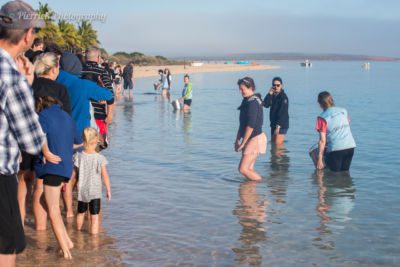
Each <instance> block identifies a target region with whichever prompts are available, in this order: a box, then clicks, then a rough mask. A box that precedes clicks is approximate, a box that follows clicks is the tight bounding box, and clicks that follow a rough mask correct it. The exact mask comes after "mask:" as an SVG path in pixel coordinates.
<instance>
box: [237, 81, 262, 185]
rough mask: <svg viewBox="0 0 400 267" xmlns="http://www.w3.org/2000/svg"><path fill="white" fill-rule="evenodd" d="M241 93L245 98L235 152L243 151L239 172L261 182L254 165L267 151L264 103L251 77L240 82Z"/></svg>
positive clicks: (241, 107)
mask: <svg viewBox="0 0 400 267" xmlns="http://www.w3.org/2000/svg"><path fill="white" fill-rule="evenodd" d="M238 86H239V90H240V93H241V94H242V96H243V100H242V104H241V105H240V107H239V108H238V109H239V110H240V116H239V121H240V125H239V130H238V132H237V136H236V141H235V151H236V152H239V151H242V159H241V160H240V164H239V172H240V173H241V174H243V175H244V176H245V177H246V178H248V179H249V180H253V181H260V180H261V179H262V178H261V176H260V175H259V174H258V173H257V172H256V171H255V170H254V164H255V162H256V160H257V157H258V155H259V154H265V153H266V150H267V136H266V135H265V133H264V132H263V131H262V126H263V120H264V118H263V102H262V100H261V95H260V94H255V93H254V92H255V90H256V86H255V84H254V80H253V79H252V78H250V77H244V78H243V79H240V80H239V81H238Z"/></svg>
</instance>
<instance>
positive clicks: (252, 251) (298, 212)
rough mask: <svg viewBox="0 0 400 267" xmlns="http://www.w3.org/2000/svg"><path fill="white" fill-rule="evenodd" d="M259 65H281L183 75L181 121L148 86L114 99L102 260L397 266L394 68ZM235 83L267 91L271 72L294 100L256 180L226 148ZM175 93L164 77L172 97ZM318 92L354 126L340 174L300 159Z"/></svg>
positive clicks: (397, 81)
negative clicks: (188, 87) (186, 98)
mask: <svg viewBox="0 0 400 267" xmlns="http://www.w3.org/2000/svg"><path fill="white" fill-rule="evenodd" d="M264 63H267V64H277V65H280V66H281V68H280V69H276V70H265V71H248V72H236V73H233V72H231V73H206V74H193V75H191V81H192V82H193V88H194V89H193V90H194V97H193V105H192V111H191V113H190V114H183V113H182V112H179V111H178V112H174V110H173V108H172V106H171V104H170V103H169V100H168V99H163V98H162V97H161V96H160V95H158V94H154V89H153V85H152V84H153V82H154V81H155V80H156V78H143V79H138V80H137V81H136V83H135V88H134V97H133V99H128V98H125V99H124V98H121V99H120V100H119V101H118V102H117V104H116V106H117V107H116V110H115V118H114V123H113V124H112V125H111V127H110V148H109V149H108V150H107V151H106V152H104V155H105V156H106V157H107V159H108V160H109V166H108V170H109V173H110V176H111V184H112V191H113V199H112V200H111V201H110V202H107V201H106V200H104V201H103V208H104V210H103V211H104V222H103V226H104V229H103V231H104V234H103V235H107V238H106V239H105V238H104V237H102V238H103V240H106V241H104V242H100V245H99V244H98V245H97V247H96V248H97V250H98V252H99V254H102V253H105V252H103V251H109V250H112V252H111V254H112V255H114V254H115V253H116V252H115V251H118V257H115V258H114V259H116V260H115V261H113V258H111V260H110V259H109V260H110V262H111V263H114V264H115V265H125V266H400V245H399V243H400V227H399V223H400V181H399V180H400V156H399V154H398V153H399V151H400V142H399V140H398V139H399V136H400V123H399V122H400V120H399V118H400V111H399V104H400V63H372V64H371V70H369V71H366V70H363V69H362V68H361V64H362V62H314V66H313V68H310V69H306V68H301V67H300V65H299V63H294V62H264ZM244 76H250V77H253V78H254V79H255V81H256V85H257V91H258V92H260V93H261V94H262V95H263V96H264V95H265V94H266V92H267V91H268V89H269V87H270V84H271V80H272V78H273V77H274V76H281V77H282V78H283V81H284V89H285V91H286V93H287V95H288V97H289V101H290V107H289V113H290V129H289V132H288V134H287V137H286V141H285V143H284V145H283V146H282V147H271V145H270V144H268V149H267V154H266V155H261V156H260V157H259V159H258V161H257V164H256V170H257V171H258V172H259V173H260V174H261V175H262V177H263V181H262V182H259V183H254V182H249V181H246V180H245V179H244V178H243V177H242V176H241V175H240V174H239V173H238V171H237V165H238V162H239V160H240V154H239V153H235V152H234V150H233V142H234V139H235V135H236V131H237V127H238V116H239V112H238V110H237V107H238V106H239V105H240V102H241V95H240V93H239V91H238V88H237V85H236V82H237V80H238V79H239V78H241V77H244ZM182 88H183V76H182V75H173V89H172V92H171V94H172V97H171V100H172V99H176V98H177V97H179V96H180V93H181V90H182ZM323 90H328V91H330V92H331V93H332V94H333V96H334V99H335V101H336V104H337V106H341V107H345V108H346V109H347V110H348V112H349V114H350V117H351V128H352V132H353V135H354V137H355V140H356V142H357V148H356V151H355V156H354V159H353V164H352V167H351V172H350V174H347V175H346V174H336V175H335V174H332V173H330V172H329V171H326V172H322V173H315V171H314V167H313V164H312V162H311V160H310V158H309V156H308V150H309V148H310V147H311V146H312V145H313V144H315V143H316V142H317V141H318V135H317V133H316V131H315V121H316V117H317V115H318V114H319V113H320V109H319V106H318V104H317V101H316V100H317V95H318V93H319V92H320V91H323ZM268 114H269V110H267V109H264V130H265V132H266V133H267V135H268V139H270V128H269V119H268V118H269V117H268ZM107 240H109V241H107ZM87 242H88V241H87ZM78 244H79V242H78ZM81 247H83V246H82V243H81ZM74 251H75V252H74ZM76 251H77V249H74V250H73V251H72V253H73V254H74V253H78V254H79V252H76ZM80 257H81V260H82V261H80V263H81V264H83V265H82V266H91V265H90V264H91V263H92V260H91V259H90V258H89V257H87V258H86V259H85V258H84V257H83V256H82V255H81V256H80ZM90 257H94V258H95V262H97V265H98V264H99V262H100V263H101V261H99V260H96V256H93V255H90ZM98 257H100V256H98ZM100 259H102V258H100ZM85 264H86V265H85ZM100 265H101V264H100ZM75 266H79V262H77V263H76V264H75Z"/></svg>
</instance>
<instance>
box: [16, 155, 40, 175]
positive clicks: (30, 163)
mask: <svg viewBox="0 0 400 267" xmlns="http://www.w3.org/2000/svg"><path fill="white" fill-rule="evenodd" d="M21 156H22V162H21V163H20V164H19V169H20V170H21V171H33V170H34V165H35V160H36V156H33V155H31V154H28V153H25V152H22V153H21Z"/></svg>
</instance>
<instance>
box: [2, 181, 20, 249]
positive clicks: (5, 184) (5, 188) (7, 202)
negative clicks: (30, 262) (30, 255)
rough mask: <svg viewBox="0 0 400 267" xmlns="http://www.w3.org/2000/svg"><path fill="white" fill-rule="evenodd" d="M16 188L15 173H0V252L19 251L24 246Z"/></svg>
mask: <svg viewBox="0 0 400 267" xmlns="http://www.w3.org/2000/svg"><path fill="white" fill-rule="evenodd" d="M17 190H18V183H17V178H16V177H15V175H11V176H6V175H2V174H0V254H14V253H20V252H22V251H23V250H24V249H25V246H26V241H25V234H24V228H23V227H22V221H21V214H20V212H19V206H18V199H17Z"/></svg>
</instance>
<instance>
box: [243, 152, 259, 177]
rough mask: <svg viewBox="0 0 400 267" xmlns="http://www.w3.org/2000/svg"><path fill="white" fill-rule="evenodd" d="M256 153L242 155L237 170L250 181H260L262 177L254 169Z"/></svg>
mask: <svg viewBox="0 0 400 267" xmlns="http://www.w3.org/2000/svg"><path fill="white" fill-rule="evenodd" d="M257 157H258V155H257V154H246V155H242V159H241V160H240V164H239V172H240V173H241V174H242V175H244V176H245V177H246V178H247V179H249V180H252V181H261V179H262V177H261V176H260V175H259V174H258V173H257V172H256V171H254V164H255V162H256V160H257Z"/></svg>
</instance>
